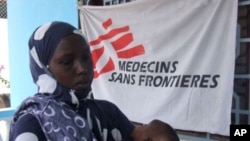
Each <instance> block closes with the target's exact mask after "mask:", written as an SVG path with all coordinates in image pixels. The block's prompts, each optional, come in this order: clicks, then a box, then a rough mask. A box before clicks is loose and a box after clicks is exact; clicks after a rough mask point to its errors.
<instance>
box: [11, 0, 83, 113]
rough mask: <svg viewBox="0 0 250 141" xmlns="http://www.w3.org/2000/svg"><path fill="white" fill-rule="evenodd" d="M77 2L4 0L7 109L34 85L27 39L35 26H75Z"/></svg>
mask: <svg viewBox="0 0 250 141" xmlns="http://www.w3.org/2000/svg"><path fill="white" fill-rule="evenodd" d="M76 3H77V0H8V1H7V6H8V7H7V9H8V33H9V36H8V37H9V59H10V61H9V64H10V88H11V107H12V108H16V107H17V106H18V105H19V104H20V103H21V101H22V100H23V99H25V98H26V97H28V96H30V95H33V94H34V93H35V92H36V91H37V88H36V85H35V84H34V83H33V80H32V77H31V74H30V71H29V55H28V39H29V37H30V35H31V33H32V32H33V31H34V29H35V28H36V27H38V26H39V25H41V24H44V23H47V22H50V21H55V20H57V21H65V22H69V23H71V24H72V25H74V26H76V27H77V26H78V14H77V7H76V6H77V5H76Z"/></svg>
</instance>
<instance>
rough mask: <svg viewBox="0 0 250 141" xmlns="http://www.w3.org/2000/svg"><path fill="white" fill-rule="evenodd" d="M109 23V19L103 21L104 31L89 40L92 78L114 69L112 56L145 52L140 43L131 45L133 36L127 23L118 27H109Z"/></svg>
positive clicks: (123, 56) (118, 56)
mask: <svg viewBox="0 0 250 141" xmlns="http://www.w3.org/2000/svg"><path fill="white" fill-rule="evenodd" d="M111 25H112V20H111V19H108V20H106V21H105V22H103V23H102V27H103V28H104V29H105V30H106V33H105V34H103V35H99V36H98V37H97V38H96V39H94V40H92V41H90V42H89V45H90V47H91V54H92V60H93V66H94V78H97V77H98V76H100V75H101V74H104V73H107V72H110V71H113V70H115V64H114V60H113V59H114V58H120V59H129V58H132V57H136V56H139V55H142V54H145V50H144V46H143V45H142V44H138V45H137V44H136V45H131V44H132V43H133V41H134V38H133V34H132V33H131V32H130V31H129V26H128V25H126V26H123V27H119V28H111ZM104 44H105V45H104ZM112 54H114V55H112Z"/></svg>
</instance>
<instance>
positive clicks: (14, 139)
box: [9, 114, 46, 141]
mask: <svg viewBox="0 0 250 141" xmlns="http://www.w3.org/2000/svg"><path fill="white" fill-rule="evenodd" d="M9 138H10V140H9V141H46V137H45V135H44V133H43V131H42V128H41V127H40V124H39V122H38V121H37V119H36V118H35V117H34V116H33V115H31V114H26V115H24V116H21V117H20V118H19V119H18V120H17V121H16V123H15V125H14V126H13V128H12V129H11V132H10V137H9Z"/></svg>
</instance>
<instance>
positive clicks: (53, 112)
mask: <svg viewBox="0 0 250 141" xmlns="http://www.w3.org/2000/svg"><path fill="white" fill-rule="evenodd" d="M69 34H78V35H81V33H80V31H79V30H77V29H76V28H75V27H73V26H72V25H70V24H68V23H65V22H52V23H48V24H45V25H42V26H40V27H38V28H37V29H36V30H35V31H34V32H33V34H32V35H31V37H30V40H29V51H30V70H31V73H32V77H33V81H34V82H35V83H36V84H37V86H38V87H39V90H38V93H37V94H36V95H34V96H31V97H29V98H27V99H26V100H24V101H23V103H22V104H21V105H20V107H19V108H18V109H17V111H16V113H15V115H14V118H13V121H12V124H11V129H10V131H12V130H14V129H15V122H17V120H18V119H19V118H20V117H22V116H23V115H26V114H32V115H33V116H34V117H35V118H36V119H37V120H38V122H39V124H40V126H41V128H42V130H43V133H44V134H45V136H46V138H47V140H71V141H85V140H88V141H89V140H92V139H93V138H94V136H93V135H92V131H91V130H90V129H89V125H88V122H87V121H86V119H85V118H83V117H82V116H80V115H79V114H78V113H76V112H75V111H74V110H73V109H74V108H77V107H78V106H79V100H80V99H83V98H86V96H87V95H88V94H89V93H91V88H90V87H89V88H86V90H81V91H80V92H76V91H75V90H71V89H69V88H66V87H64V86H62V85H60V84H59V83H57V80H56V79H55V78H54V77H53V75H52V74H51V73H50V72H49V70H48V64H49V62H50V60H51V58H52V56H53V54H54V51H55V49H56V47H57V44H58V43H59V41H60V40H61V39H62V38H63V37H65V36H66V35H69ZM82 37H83V36H82ZM78 93H79V94H78ZM77 95H79V96H77ZM72 106H73V107H74V108H73V109H72ZM16 130H17V129H16ZM10 133H11V132H10Z"/></svg>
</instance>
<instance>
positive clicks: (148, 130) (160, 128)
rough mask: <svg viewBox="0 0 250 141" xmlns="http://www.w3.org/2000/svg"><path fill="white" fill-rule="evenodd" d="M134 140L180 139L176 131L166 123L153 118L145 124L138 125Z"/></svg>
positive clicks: (161, 140) (171, 140)
mask: <svg viewBox="0 0 250 141" xmlns="http://www.w3.org/2000/svg"><path fill="white" fill-rule="evenodd" d="M138 128H140V130H141V131H140V132H138V133H139V135H136V136H137V137H139V138H137V139H136V141H180V139H179V137H178V135H177V133H176V131H175V130H174V129H173V128H172V127H171V126H170V125H169V124H167V123H165V122H162V121H160V120H153V121H151V122H150V123H149V124H147V125H143V126H138Z"/></svg>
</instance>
